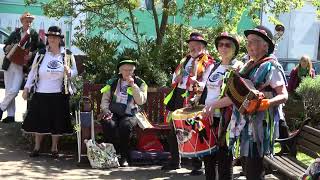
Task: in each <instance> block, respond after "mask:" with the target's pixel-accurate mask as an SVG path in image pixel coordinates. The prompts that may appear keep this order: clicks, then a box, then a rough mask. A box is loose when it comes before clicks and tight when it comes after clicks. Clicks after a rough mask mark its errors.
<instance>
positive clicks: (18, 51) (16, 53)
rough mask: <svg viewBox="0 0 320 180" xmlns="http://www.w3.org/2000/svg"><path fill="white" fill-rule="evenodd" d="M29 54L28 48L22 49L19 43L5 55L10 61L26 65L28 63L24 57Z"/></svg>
mask: <svg viewBox="0 0 320 180" xmlns="http://www.w3.org/2000/svg"><path fill="white" fill-rule="evenodd" d="M28 54H29V50H28V49H22V48H21V46H20V45H19V44H15V45H14V46H13V47H12V49H11V50H10V51H9V53H8V54H7V55H6V58H8V59H9V60H10V61H11V62H13V63H15V64H18V65H26V64H27V63H28V59H26V58H25V56H27V55H28Z"/></svg>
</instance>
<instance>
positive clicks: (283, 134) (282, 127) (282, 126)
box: [279, 119, 289, 151]
mask: <svg viewBox="0 0 320 180" xmlns="http://www.w3.org/2000/svg"><path fill="white" fill-rule="evenodd" d="M287 137H289V127H288V125H287V123H286V121H285V120H282V119H280V121H279V139H284V138H287ZM280 145H281V150H282V151H289V147H288V144H286V143H283V142H282V143H280Z"/></svg>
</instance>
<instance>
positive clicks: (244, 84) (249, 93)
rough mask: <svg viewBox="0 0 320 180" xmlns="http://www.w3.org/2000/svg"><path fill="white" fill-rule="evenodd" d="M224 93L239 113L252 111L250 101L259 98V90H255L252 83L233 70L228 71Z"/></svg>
mask: <svg viewBox="0 0 320 180" xmlns="http://www.w3.org/2000/svg"><path fill="white" fill-rule="evenodd" d="M225 93H226V95H227V96H228V97H229V98H230V99H231V101H232V102H233V104H234V105H235V106H236V107H237V108H238V110H239V112H240V113H241V114H250V113H252V112H254V111H252V108H250V107H249V105H250V102H251V101H256V100H259V99H260V98H259V91H258V90H256V88H255V87H254V85H253V83H252V82H251V81H250V80H249V79H245V78H242V77H241V76H240V75H239V73H237V72H235V71H234V70H231V71H230V75H229V77H228V79H227V82H226V90H225ZM252 104H254V103H252ZM254 110H255V109H254Z"/></svg>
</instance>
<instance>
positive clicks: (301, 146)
mask: <svg viewBox="0 0 320 180" xmlns="http://www.w3.org/2000/svg"><path fill="white" fill-rule="evenodd" d="M307 122H308V121H305V122H304V123H303V125H302V126H301V127H300V128H299V129H298V130H297V131H296V132H294V133H293V134H291V135H290V137H288V138H285V139H278V140H276V142H285V143H287V144H288V147H289V148H290V152H289V154H287V155H281V156H277V155H275V156H267V157H265V158H264V159H265V163H266V164H267V165H268V167H270V168H271V169H272V170H273V169H275V170H277V171H279V172H280V174H282V175H285V176H286V177H288V178H289V179H299V177H301V176H302V175H303V173H304V172H305V170H306V169H307V167H308V166H307V165H306V164H304V163H303V162H301V161H299V160H297V158H296V156H297V152H302V153H304V154H306V155H308V156H310V157H312V158H318V157H319V155H318V154H319V153H320V130H318V129H315V128H312V127H310V126H308V125H306V124H307Z"/></svg>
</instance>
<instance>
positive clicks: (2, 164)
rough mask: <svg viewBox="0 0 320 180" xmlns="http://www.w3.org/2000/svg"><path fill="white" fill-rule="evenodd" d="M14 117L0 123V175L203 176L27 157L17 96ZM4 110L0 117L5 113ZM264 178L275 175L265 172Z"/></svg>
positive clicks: (0, 91) (70, 157)
mask: <svg viewBox="0 0 320 180" xmlns="http://www.w3.org/2000/svg"><path fill="white" fill-rule="evenodd" d="M3 97H4V90H3V89H0V101H1V100H2V99H3ZM16 104H17V113H16V119H17V121H18V122H16V123H11V124H4V123H0V132H1V133H0V179H15V180H16V179H17V180H18V179H23V180H28V179H67V180H69V179H70V180H71V179H91V180H95V179H137V180H144V179H146V180H147V179H153V180H160V179H162V180H169V179H177V180H179V179H180V180H188V179H190V180H191V179H197V180H204V179H205V177H204V176H199V177H193V176H189V174H188V173H189V172H190V170H188V169H186V168H182V169H179V170H177V171H169V172H166V171H161V170H160V166H140V167H126V168H116V169H109V170H98V169H91V168H90V167H89V166H88V165H86V166H82V167H78V166H77V163H76V160H75V156H74V154H72V153H71V154H70V153H68V154H61V156H62V157H60V158H59V159H56V160H54V159H52V158H50V157H49V156H48V155H45V154H44V155H43V156H41V157H38V158H29V156H28V150H29V149H30V147H31V146H32V145H31V144H30V143H28V142H27V141H26V139H25V138H24V137H23V135H22V133H21V131H20V127H21V122H22V119H23V118H22V117H23V113H24V112H25V110H26V102H25V101H23V99H22V98H21V92H20V93H19V95H18V97H17V99H16ZM5 116H6V114H4V116H3V117H5ZM240 171H241V167H239V166H236V167H234V175H235V179H245V177H242V176H241V177H240V176H239V172H240ZM267 179H277V178H276V177H275V176H273V175H268V177H267Z"/></svg>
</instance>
